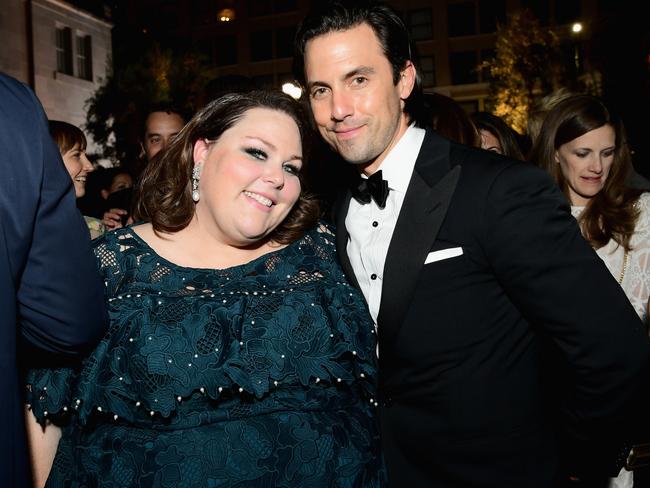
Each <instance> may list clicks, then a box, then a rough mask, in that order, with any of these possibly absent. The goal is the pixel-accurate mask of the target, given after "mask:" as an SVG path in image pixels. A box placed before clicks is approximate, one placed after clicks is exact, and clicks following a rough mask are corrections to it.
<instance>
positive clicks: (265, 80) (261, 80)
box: [252, 75, 274, 90]
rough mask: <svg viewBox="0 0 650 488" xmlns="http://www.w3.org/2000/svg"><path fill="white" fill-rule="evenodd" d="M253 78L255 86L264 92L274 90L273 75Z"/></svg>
mask: <svg viewBox="0 0 650 488" xmlns="http://www.w3.org/2000/svg"><path fill="white" fill-rule="evenodd" d="M252 78H253V83H255V86H258V87H259V88H261V89H264V90H271V89H273V85H274V80H273V75H257V76H253V77H252Z"/></svg>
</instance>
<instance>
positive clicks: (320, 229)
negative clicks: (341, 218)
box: [298, 220, 336, 246]
mask: <svg viewBox="0 0 650 488" xmlns="http://www.w3.org/2000/svg"><path fill="white" fill-rule="evenodd" d="M304 241H313V242H314V243H318V244H320V245H322V244H325V245H328V246H329V245H336V235H335V231H334V227H333V226H332V225H331V224H328V223H326V222H325V221H323V220H320V221H318V222H317V223H316V225H315V226H314V227H312V228H311V229H309V230H308V231H307V232H305V234H304V236H303V237H302V238H301V239H299V240H298V242H299V243H300V244H302V242H304Z"/></svg>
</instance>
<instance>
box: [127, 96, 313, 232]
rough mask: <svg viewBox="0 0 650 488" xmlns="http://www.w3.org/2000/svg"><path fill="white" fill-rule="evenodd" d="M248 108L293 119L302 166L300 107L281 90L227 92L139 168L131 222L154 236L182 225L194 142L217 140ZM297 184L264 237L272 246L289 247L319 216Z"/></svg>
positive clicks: (304, 126) (190, 212)
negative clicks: (147, 225)
mask: <svg viewBox="0 0 650 488" xmlns="http://www.w3.org/2000/svg"><path fill="white" fill-rule="evenodd" d="M253 108H267V109H271V110H277V111H279V112H283V113H285V114H287V115H288V116H289V117H291V118H292V119H293V120H294V122H295V123H296V125H297V126H298V130H299V131H300V138H301V145H302V149H303V168H304V166H305V163H306V161H307V159H308V157H307V148H308V145H309V144H308V139H309V137H310V136H311V131H310V128H309V124H308V122H307V119H306V117H305V113H304V110H303V109H302V107H301V106H300V104H299V103H298V102H296V101H295V100H293V99H292V98H291V97H289V96H288V95H285V94H284V93H281V92H274V91H262V90H260V91H251V92H247V93H229V94H227V95H224V96H222V97H220V98H217V99H216V100H213V101H212V102H210V103H209V104H208V105H206V106H205V107H204V108H203V109H201V110H200V111H199V112H198V113H197V114H196V115H195V116H194V117H192V120H190V121H189V122H188V123H187V125H185V127H184V128H183V130H182V131H181V132H180V133H179V134H178V136H176V137H175V138H174V140H173V142H172V143H171V144H170V145H169V146H168V147H167V149H165V150H164V151H163V152H161V154H160V156H159V157H156V158H154V160H153V161H151V163H150V164H149V165H148V166H147V167H146V168H145V170H144V173H143V174H142V177H141V179H140V183H139V185H138V195H137V197H136V205H135V211H134V216H135V218H136V220H146V221H150V222H151V224H152V226H153V228H154V230H155V231H156V232H164V233H173V232H178V231H179V230H182V229H184V228H185V227H187V225H188V224H189V223H190V221H191V220H192V218H193V217H194V211H195V210H194V202H193V201H192V169H193V168H194V157H193V152H194V144H195V143H196V141H198V140H200V139H209V140H210V141H217V140H218V139H219V137H221V135H222V134H223V133H224V132H225V131H227V130H228V129H230V128H231V127H233V126H234V125H235V124H236V123H237V122H238V121H239V120H240V119H241V118H242V117H243V115H244V114H245V113H246V112H248V111H249V110H251V109H253ZM301 175H302V172H301ZM300 183H301V192H300V197H299V199H298V201H297V202H296V204H295V205H294V206H293V208H292V209H291V211H290V212H289V214H288V215H287V217H286V218H285V219H284V221H283V222H282V223H281V224H280V225H279V226H278V227H277V228H276V229H275V230H274V231H273V232H272V233H271V234H270V238H271V240H273V241H274V242H277V243H280V244H289V243H291V242H293V241H295V240H296V239H298V238H300V237H301V236H302V235H303V234H304V232H305V231H306V230H307V229H309V228H311V227H313V226H314V225H315V224H316V222H317V220H318V218H319V216H320V207H319V204H318V201H317V200H316V199H315V197H313V196H312V195H311V194H309V193H308V192H307V191H306V190H305V185H304V182H303V179H302V176H301V177H300Z"/></svg>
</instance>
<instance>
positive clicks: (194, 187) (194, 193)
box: [192, 164, 201, 203]
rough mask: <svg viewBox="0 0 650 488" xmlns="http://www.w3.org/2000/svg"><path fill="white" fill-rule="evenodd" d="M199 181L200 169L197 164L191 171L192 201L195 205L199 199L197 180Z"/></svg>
mask: <svg viewBox="0 0 650 488" xmlns="http://www.w3.org/2000/svg"><path fill="white" fill-rule="evenodd" d="M200 179H201V168H200V166H199V165H198V164H197V165H195V166H194V169H193V170H192V200H193V201H194V203H197V202H198V201H199V199H200V198H201V195H200V193H199V180H200Z"/></svg>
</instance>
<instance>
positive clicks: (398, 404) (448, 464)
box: [294, 0, 650, 488]
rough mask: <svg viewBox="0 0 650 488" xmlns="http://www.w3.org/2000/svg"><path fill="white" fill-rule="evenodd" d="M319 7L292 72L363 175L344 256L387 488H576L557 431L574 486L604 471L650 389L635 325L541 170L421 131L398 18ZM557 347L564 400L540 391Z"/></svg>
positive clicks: (341, 209) (647, 353) (342, 230)
mask: <svg viewBox="0 0 650 488" xmlns="http://www.w3.org/2000/svg"><path fill="white" fill-rule="evenodd" d="M320 8H321V10H319V11H318V10H317V11H314V12H312V13H311V14H310V15H309V16H308V17H307V18H306V19H305V20H304V21H303V23H302V25H301V26H300V28H299V29H298V33H297V36H296V56H295V59H294V68H295V73H294V74H295V75H296V77H297V79H299V80H301V81H302V82H303V84H304V86H305V89H306V95H307V97H308V99H309V103H310V107H311V111H312V114H313V117H314V120H315V123H316V125H317V127H318V129H319V132H320V134H321V135H322V137H323V138H324V139H325V141H326V142H327V143H328V144H329V145H331V146H332V147H333V148H334V150H335V151H337V152H338V153H339V154H340V155H341V156H342V157H343V159H345V160H346V161H348V162H350V163H352V164H355V165H357V168H358V169H359V171H360V173H361V176H362V178H361V184H360V185H359V187H358V188H357V189H356V190H355V192H354V198H353V194H352V193H351V192H348V193H347V195H345V197H344V198H342V200H341V201H339V203H338V207H337V208H338V212H336V215H337V217H336V220H337V243H338V249H339V256H340V259H341V262H342V265H343V267H344V269H345V270H346V273H347V275H348V277H349V279H350V281H351V283H353V284H354V285H356V286H358V287H360V289H361V290H362V292H363V293H364V295H365V297H366V299H367V302H368V307H369V310H370V313H371V314H372V316H373V318H374V320H375V322H376V324H377V327H378V332H379V365H380V368H379V371H380V373H379V382H380V384H379V386H380V392H381V401H380V420H381V427H382V436H383V444H384V454H385V458H386V463H387V468H388V476H389V480H390V482H391V485H392V486H395V487H402V486H408V487H458V488H466V487H518V488H523V487H525V488H533V487H544V488H547V487H550V486H553V485H554V484H555V483H556V482H557V481H558V479H564V477H563V475H562V474H561V472H560V466H559V462H560V461H559V457H560V456H559V448H558V439H557V435H559V433H560V432H561V433H562V434H563V435H566V437H568V439H569V440H570V441H571V444H569V452H570V455H571V462H572V463H573V465H572V466H571V469H572V471H571V473H572V474H579V475H580V476H583V477H586V476H589V475H590V474H593V473H590V472H589V470H590V469H592V468H593V469H597V468H600V467H603V466H604V464H605V461H610V459H609V458H608V457H607V454H608V453H607V452H606V451H607V449H608V448H613V447H615V446H616V445H618V437H619V436H622V435H623V433H624V432H625V427H624V422H623V420H624V418H628V419H629V418H630V416H629V415H627V414H628V410H627V408H628V404H629V403H630V402H631V399H632V398H633V397H634V395H635V394H636V393H637V390H638V389H639V386H640V384H641V382H642V381H646V379H647V376H646V377H645V378H644V377H643V375H644V374H648V372H647V371H648V363H649V358H650V343H649V341H648V338H647V336H646V334H645V332H644V330H643V327H642V324H641V323H640V321H639V319H638V317H637V315H636V313H635V311H634V310H633V308H632V307H631V305H630V304H629V303H628V300H627V298H626V297H625V295H624V294H623V292H622V290H621V289H620V287H619V286H618V284H617V283H616V281H615V280H614V279H613V278H612V277H611V275H610V273H609V272H608V270H607V269H606V268H605V266H604V265H603V263H602V261H601V260H600V259H599V258H598V256H597V255H596V254H595V253H594V252H593V250H592V249H591V248H590V247H589V246H588V245H587V244H586V242H585V241H584V240H583V238H582V237H581V235H580V232H579V229H578V226H577V224H576V222H575V220H574V219H573V218H572V216H571V214H570V212H569V208H568V204H567V202H566V201H565V198H564V197H563V195H562V193H561V192H560V191H559V189H558V188H556V186H555V185H554V184H553V182H552V181H551V180H550V179H549V178H548V177H547V176H546V175H545V174H544V173H543V172H542V171H541V170H539V169H538V168H535V167H533V166H531V165H528V164H525V163H522V162H518V161H514V160H510V159H507V158H504V157H501V156H498V155H495V154H494V153H490V152H486V151H481V150H478V149H473V148H470V147H466V146H462V145H458V144H455V143H453V142H450V141H448V140H446V139H443V138H442V137H440V136H438V135H437V134H435V133H434V132H432V131H430V130H428V129H427V130H425V129H420V128H418V127H417V126H415V124H413V119H412V118H411V116H410V114H412V110H413V108H414V105H413V103H414V102H416V100H414V99H413V97H412V95H413V93H414V88H415V85H416V78H417V73H416V68H415V66H414V64H413V62H412V60H411V52H410V47H409V46H410V44H409V39H408V34H407V31H406V29H405V28H404V25H403V24H402V22H401V20H400V18H399V16H397V15H396V14H395V13H394V12H393V11H392V10H391V9H390V8H388V7H385V6H383V5H380V4H377V3H374V2H367V1H366V2H354V1H350V0H347V1H345V2H343V1H341V2H336V1H335V2H327V5H326V6H322V5H321V7H320ZM549 344H552V346H553V348H554V351H557V352H559V354H558V356H559V357H560V358H561V359H562V361H564V363H565V366H566V369H565V375H564V376H563V379H565V380H566V383H567V384H568V388H567V389H566V390H562V391H563V392H564V393H565V394H563V395H560V394H559V393H557V394H556V395H555V396H553V395H551V394H550V392H549V391H548V390H547V389H545V388H544V382H543V381H542V376H543V373H545V372H547V371H548V370H547V369H546V368H545V367H543V365H542V361H543V359H544V358H545V355H543V354H542V351H543V350H544V349H545V348H546V347H547V345H549ZM554 380H555V378H554ZM557 381H558V383H559V381H560V379H559V378H557ZM646 384H647V381H646ZM554 407H558V408H559V407H561V410H562V413H563V415H562V417H561V419H562V425H559V422H558V421H557V420H554V419H555V417H554V415H553V414H554V411H555V408H554ZM560 427H564V428H562V429H560ZM579 451H580V452H583V453H585V454H586V456H585V457H582V456H578V455H577V453H578V452H579ZM611 461H613V460H611ZM583 468H584V469H583ZM616 472H617V471H616V469H615V468H612V474H616ZM583 479H585V478H583Z"/></svg>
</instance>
